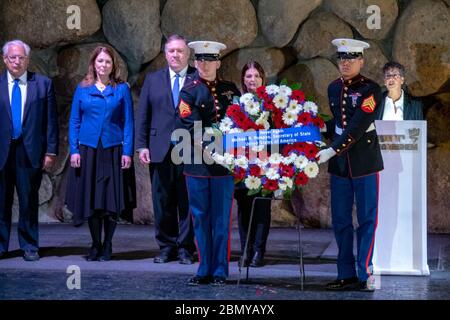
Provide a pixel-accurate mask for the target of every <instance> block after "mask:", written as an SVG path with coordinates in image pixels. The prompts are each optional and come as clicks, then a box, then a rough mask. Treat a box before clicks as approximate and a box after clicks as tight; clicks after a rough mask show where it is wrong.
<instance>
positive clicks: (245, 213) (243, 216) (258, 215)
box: [234, 189, 271, 256]
mask: <svg viewBox="0 0 450 320" xmlns="http://www.w3.org/2000/svg"><path fill="white" fill-rule="evenodd" d="M247 192H248V189H236V190H235V191H234V198H235V199H236V201H237V205H238V223H239V237H240V239H241V251H242V252H244V248H245V241H246V240H247V231H248V227H249V222H250V214H251V212H252V204H253V199H254V198H255V197H256V195H255V196H248V195H247ZM270 205H271V201H270V200H263V199H258V200H256V202H255V209H254V211H253V219H252V228H251V232H250V239H249V244H248V246H249V248H250V250H249V252H248V254H249V255H250V256H251V255H253V253H254V252H260V253H262V254H264V253H265V251H266V243H267V237H268V236H269V229H270Z"/></svg>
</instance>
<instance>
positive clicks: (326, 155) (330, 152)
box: [316, 148, 336, 164]
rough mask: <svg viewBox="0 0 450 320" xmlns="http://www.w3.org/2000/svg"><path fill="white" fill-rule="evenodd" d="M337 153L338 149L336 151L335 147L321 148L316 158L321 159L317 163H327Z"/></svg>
mask: <svg viewBox="0 0 450 320" xmlns="http://www.w3.org/2000/svg"><path fill="white" fill-rule="evenodd" d="M335 155H336V151H334V149H333V148H326V149H323V150H320V151H319V152H317V154H316V158H317V159H319V161H317V163H318V164H321V163H325V162H327V161H328V160H330V159H331V158H333V157H334V156H335Z"/></svg>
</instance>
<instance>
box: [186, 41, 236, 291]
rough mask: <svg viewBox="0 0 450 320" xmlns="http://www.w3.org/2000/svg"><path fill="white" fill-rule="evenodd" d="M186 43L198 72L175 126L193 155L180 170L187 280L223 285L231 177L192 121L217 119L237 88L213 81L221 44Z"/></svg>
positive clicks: (207, 123)
mask: <svg viewBox="0 0 450 320" xmlns="http://www.w3.org/2000/svg"><path fill="white" fill-rule="evenodd" d="M188 46H189V47H190V48H193V49H194V50H195V66H196V68H197V69H198V72H199V77H198V78H197V79H196V80H195V81H193V82H192V83H191V84H190V85H186V86H185V87H184V88H183V89H182V90H181V92H180V102H179V105H178V112H179V119H180V120H179V121H180V126H179V127H181V128H184V129H187V130H189V132H190V135H191V139H192V140H191V144H192V148H191V157H190V161H187V162H189V163H186V162H185V163H184V174H185V175H186V183H187V188H188V196H189V208H190V211H191V213H192V215H193V220H194V233H195V238H196V244H197V251H198V255H199V267H198V270H197V274H196V275H195V276H194V277H192V278H191V279H189V281H188V284H189V285H198V284H207V283H211V284H213V285H223V284H225V280H226V278H227V277H228V263H229V256H230V219H231V209H232V202H233V190H234V180H233V177H232V176H231V175H230V173H229V172H228V170H227V169H225V168H224V167H222V166H221V165H218V164H216V163H212V164H207V162H209V161H207V162H205V160H206V158H208V155H207V154H208V150H207V148H208V145H207V144H209V143H206V142H205V143H203V142H202V137H200V136H194V122H196V121H201V122H202V128H207V127H211V126H212V124H214V123H217V122H219V121H220V120H221V119H223V117H224V116H225V113H226V109H227V107H228V106H229V105H231V104H232V103H233V97H235V96H239V95H240V92H239V90H238V88H237V87H236V85H235V84H234V83H231V82H227V81H223V80H219V79H217V76H216V73H217V69H218V68H219V67H220V61H219V58H220V51H221V50H223V49H225V48H226V47H225V45H224V44H222V43H218V42H212V41H195V42H191V43H189V44H188ZM202 132H204V129H203V130H202ZM205 150H206V151H207V152H205V155H206V158H205V159H203V157H202V159H201V160H200V161H198V159H196V157H195V156H194V154H195V152H199V151H200V154H203V152H204V151H205ZM196 160H197V161H196ZM209 160H212V159H209Z"/></svg>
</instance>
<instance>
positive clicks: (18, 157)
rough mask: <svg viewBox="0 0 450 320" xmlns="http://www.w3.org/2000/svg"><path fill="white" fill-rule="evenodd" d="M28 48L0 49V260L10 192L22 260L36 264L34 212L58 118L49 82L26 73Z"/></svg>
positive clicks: (5, 244) (8, 225) (51, 155)
mask: <svg viewBox="0 0 450 320" xmlns="http://www.w3.org/2000/svg"><path fill="white" fill-rule="evenodd" d="M29 54H30V47H29V46H28V45H27V44H25V43H24V42H22V41H20V40H13V41H10V42H7V43H6V44H5V45H4V46H3V62H4V63H5V65H6V69H7V70H6V71H5V72H3V74H2V75H1V76H0V257H2V256H4V255H5V254H6V253H7V252H8V246H9V238H10V229H11V215H12V205H13V200H14V188H16V189H17V195H18V198H19V225H18V234H19V244H20V248H21V249H22V250H23V252H24V255H23V258H24V259H25V260H26V261H36V260H39V253H38V250H39V239H38V207H39V187H40V184H41V179H42V170H46V169H49V168H50V167H52V166H53V164H54V162H55V158H56V154H57V152H58V122H57V121H58V117H57V111H56V103H55V95H54V91H53V83H52V81H51V80H50V79H49V78H47V77H45V76H43V75H40V74H37V73H34V72H29V71H27V68H28V62H29Z"/></svg>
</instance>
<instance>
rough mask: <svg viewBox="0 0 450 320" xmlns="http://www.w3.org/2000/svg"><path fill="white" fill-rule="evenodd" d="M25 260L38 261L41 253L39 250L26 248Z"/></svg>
mask: <svg viewBox="0 0 450 320" xmlns="http://www.w3.org/2000/svg"><path fill="white" fill-rule="evenodd" d="M23 260H25V261H38V260H39V253H38V252H37V251H31V250H26V251H25V252H24V253H23Z"/></svg>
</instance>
